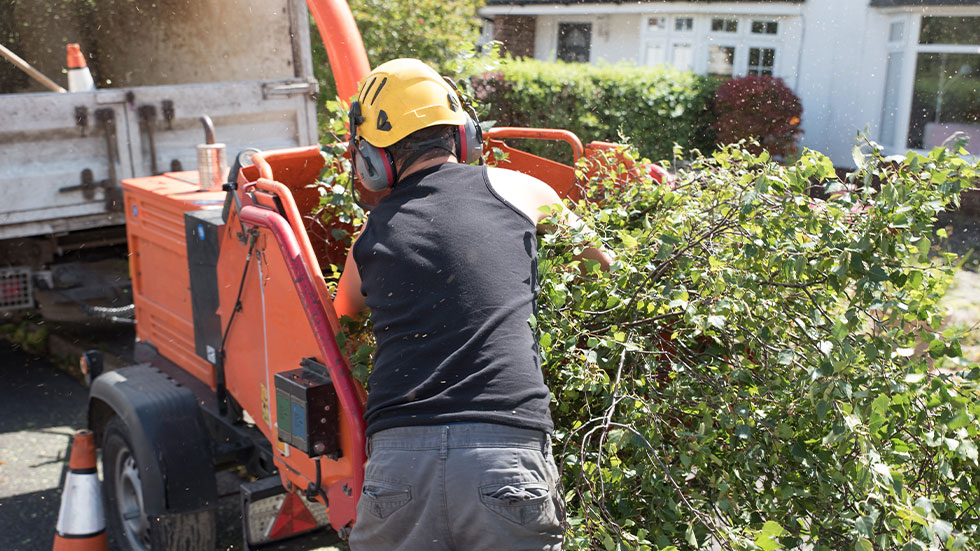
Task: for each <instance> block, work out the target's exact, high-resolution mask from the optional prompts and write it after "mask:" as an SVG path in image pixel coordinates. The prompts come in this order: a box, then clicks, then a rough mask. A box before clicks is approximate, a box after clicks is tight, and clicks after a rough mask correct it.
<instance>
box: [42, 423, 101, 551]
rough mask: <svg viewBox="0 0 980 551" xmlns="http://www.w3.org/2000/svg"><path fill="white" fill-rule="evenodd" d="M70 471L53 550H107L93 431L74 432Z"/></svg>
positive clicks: (63, 495)
mask: <svg viewBox="0 0 980 551" xmlns="http://www.w3.org/2000/svg"><path fill="white" fill-rule="evenodd" d="M68 469H69V470H68V475H67V476H66V477H65V489H64V492H63V493H62V494H61V510H60V511H58V527H57V529H56V530H57V533H56V534H55V537H54V548H53V551H108V549H109V540H108V539H107V538H106V532H105V512H104V511H103V510H102V491H101V490H100V489H99V475H98V473H97V472H96V469H95V436H94V435H93V434H92V431H90V430H80V431H78V432H76V433H75V440H74V442H73V443H72V445H71V460H70V461H69V462H68Z"/></svg>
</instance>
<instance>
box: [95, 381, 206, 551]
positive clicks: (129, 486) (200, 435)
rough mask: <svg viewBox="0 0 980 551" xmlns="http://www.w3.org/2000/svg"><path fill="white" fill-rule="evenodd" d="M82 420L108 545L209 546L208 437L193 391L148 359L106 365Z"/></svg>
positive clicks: (138, 548) (165, 549)
mask: <svg viewBox="0 0 980 551" xmlns="http://www.w3.org/2000/svg"><path fill="white" fill-rule="evenodd" d="M89 426H90V427H91V428H92V430H94V431H95V433H96V434H97V435H99V436H100V438H101V442H102V474H103V478H104V488H103V490H104V491H103V494H104V495H105V500H106V511H105V514H106V520H107V521H108V522H107V528H108V532H109V538H110V540H111V541H112V543H113V544H114V547H113V549H123V550H126V551H145V550H151V549H152V550H153V551H197V550H202V549H214V546H215V539H216V537H215V536H216V527H215V508H216V506H217V499H218V498H217V488H216V484H215V477H214V466H213V463H212V455H211V443H210V440H209V436H208V434H207V429H206V427H205V425H204V422H203V420H202V418H201V412H200V408H199V405H198V402H197V399H196V398H195V396H194V394H193V392H191V391H190V390H188V389H187V388H186V387H183V386H181V385H178V384H177V383H176V382H174V381H173V380H172V379H170V378H169V377H168V376H167V375H165V374H163V373H162V372H161V371H159V370H157V369H156V368H153V367H150V366H149V365H137V366H129V367H123V368H120V369H117V370H115V371H109V372H106V373H103V374H101V375H99V376H98V377H96V378H95V379H94V380H93V381H92V388H91V391H90V395H89Z"/></svg>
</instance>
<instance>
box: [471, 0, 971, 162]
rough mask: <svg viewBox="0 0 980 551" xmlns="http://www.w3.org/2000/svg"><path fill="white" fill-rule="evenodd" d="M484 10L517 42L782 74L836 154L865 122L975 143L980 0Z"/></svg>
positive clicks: (884, 140) (877, 131)
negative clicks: (965, 137)
mask: <svg viewBox="0 0 980 551" xmlns="http://www.w3.org/2000/svg"><path fill="white" fill-rule="evenodd" d="M480 14H481V16H482V17H483V19H484V21H485V33H488V34H490V35H491V36H493V37H494V38H495V39H496V40H499V41H501V42H502V43H503V45H504V49H505V51H509V52H511V53H512V54H513V55H518V56H526V57H533V58H535V59H542V60H555V59H561V60H565V61H572V62H588V63H617V62H629V63H636V64H640V65H660V64H667V65H672V66H674V67H678V68H681V69H685V70H691V71H694V72H696V73H700V74H713V75H721V76H725V77H728V76H740V75H745V74H767V75H774V76H776V77H779V78H782V79H783V80H784V81H785V82H786V84H787V85H788V86H789V87H790V88H792V89H793V90H794V91H795V92H796V94H797V95H798V96H799V97H800V99H801V100H802V103H803V109H804V113H803V117H802V128H803V131H804V135H803V139H802V145H804V146H806V147H809V148H811V149H815V150H818V151H821V152H823V153H826V154H827V155H829V156H830V157H831V159H832V160H833V161H834V163H835V164H837V165H839V166H853V161H852V160H851V149H852V148H853V145H854V144H855V139H856V137H857V135H858V133H860V132H865V133H866V134H867V135H868V136H869V137H870V138H871V139H872V140H874V141H876V142H878V143H879V144H881V145H883V146H884V147H885V149H886V151H887V152H888V153H889V154H894V153H904V152H906V151H908V150H909V149H915V150H923V149H930V148H932V147H935V146H937V145H940V144H942V143H943V141H944V140H945V139H946V138H947V137H949V136H950V135H951V134H953V133H954V132H957V131H959V132H964V133H965V134H967V135H968V136H970V137H971V143H970V145H969V146H968V149H969V150H970V152H971V153H972V154H974V155H978V154H980V0H752V1H747V0H727V1H719V0H689V1H674V0H645V1H639V2H626V1H622V0H619V1H604V0H588V1H579V0H487V3H486V6H485V7H483V8H482V9H481V10H480Z"/></svg>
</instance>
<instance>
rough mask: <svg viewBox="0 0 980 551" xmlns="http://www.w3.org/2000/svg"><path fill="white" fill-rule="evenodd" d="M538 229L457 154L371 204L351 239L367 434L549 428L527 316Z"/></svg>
mask: <svg viewBox="0 0 980 551" xmlns="http://www.w3.org/2000/svg"><path fill="white" fill-rule="evenodd" d="M535 231H536V228H535V224H534V223H533V222H532V221H531V220H530V219H529V218H528V217H527V216H526V215H525V214H524V213H522V212H521V211H519V210H518V209H517V208H516V207H514V206H513V205H511V204H510V203H508V202H507V201H505V200H504V199H503V198H502V197H500V196H499V195H497V193H496V192H495V191H494V190H493V188H492V187H491V186H490V182H489V180H488V178H487V171H486V169H485V168H484V167H477V166H471V165H462V164H456V163H446V164H442V165H439V166H435V167H431V168H428V169H425V170H422V171H419V172H416V173H414V174H411V175H409V176H408V177H407V178H405V179H404V180H402V181H400V182H398V183H397V184H396V185H395V187H394V188H393V189H392V191H391V194H389V195H388V196H386V197H385V198H383V199H382V200H381V202H380V203H379V204H378V206H377V207H375V208H374V209H373V210H372V211H371V213H370V217H369V219H368V223H367V226H366V228H365V230H364V232H363V233H362V234H361V236H360V238H359V239H358V240H357V242H356V243H355V245H354V260H355V261H356V263H357V268H358V271H359V272H360V275H361V282H362V286H361V292H362V293H363V294H364V296H365V297H366V301H367V305H368V306H369V307H370V308H371V318H372V321H373V323H374V335H375V338H376V341H377V350H376V352H375V356H374V369H373V371H372V373H371V377H370V379H369V381H368V401H367V411H366V413H365V418H366V420H367V434H369V435H370V434H373V433H375V432H377V431H379V430H383V429H387V428H392V427H398V426H409V425H432V424H442V423H456V422H483V423H499V424H504V425H511V426H517V427H523V428H532V429H538V430H542V431H545V432H549V433H550V432H551V431H552V430H553V425H552V421H551V413H550V411H549V409H548V402H549V393H548V389H547V387H546V386H545V384H544V378H543V376H542V373H541V368H540V356H539V353H538V346H537V338H536V336H535V332H534V331H533V330H532V329H531V327H530V325H529V319H530V318H531V316H532V315H533V314H534V312H535V305H536V299H537V294H538V283H537V242H536V239H535Z"/></svg>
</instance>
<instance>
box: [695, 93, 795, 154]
mask: <svg viewBox="0 0 980 551" xmlns="http://www.w3.org/2000/svg"><path fill="white" fill-rule="evenodd" d="M715 111H716V113H717V114H718V120H717V121H716V122H715V123H714V125H713V126H714V128H715V131H716V132H717V137H716V139H715V143H716V144H718V145H724V144H730V143H734V142H737V141H739V140H742V139H745V140H752V139H754V140H757V141H758V142H759V144H761V146H755V145H753V144H746V148H747V149H749V150H752V152H753V153H755V154H758V153H760V152H761V151H762V150H766V151H768V152H769V154H770V155H778V156H786V155H790V154H792V153H795V152H796V139H797V137H798V136H799V135H800V134H802V133H803V131H802V130H800V115H802V114H803V106H802V104H801V103H800V98H798V97H797V96H796V94H794V93H793V91H792V90H790V89H789V88H788V87H787V86H786V84H784V83H783V80H782V79H780V78H774V77H771V76H767V75H747V76H744V77H738V78H733V79H731V80H729V81H727V82H725V83H724V84H722V85H721V86H720V87H719V88H718V91H717V92H716V93H715Z"/></svg>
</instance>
